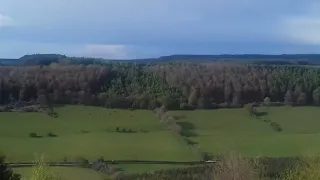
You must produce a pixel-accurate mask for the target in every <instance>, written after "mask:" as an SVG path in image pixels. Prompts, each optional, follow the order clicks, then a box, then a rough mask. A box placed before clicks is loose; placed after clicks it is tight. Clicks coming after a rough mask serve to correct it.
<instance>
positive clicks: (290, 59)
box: [0, 54, 320, 65]
mask: <svg viewBox="0 0 320 180" xmlns="http://www.w3.org/2000/svg"><path fill="white" fill-rule="evenodd" d="M214 61H234V62H244V63H254V64H276V65H277V64H278V65H286V64H288V65H290V64H298V65H320V54H281V55H264V54H221V55H192V54H190V55H188V54H186V55H183V54H181V55H170V56H161V57H159V58H142V59H117V60H116V59H101V58H86V57H67V56H65V55H61V54H34V55H25V56H23V57H21V58H19V59H0V65H48V64H51V63H58V62H68V63H72V64H95V63H105V62H128V63H129V62H133V63H165V62H214Z"/></svg>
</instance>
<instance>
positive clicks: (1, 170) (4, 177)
mask: <svg viewBox="0 0 320 180" xmlns="http://www.w3.org/2000/svg"><path fill="white" fill-rule="evenodd" d="M4 159H5V157H4V156H1V155H0V179H1V180H20V179H21V175H20V174H16V173H14V172H13V171H12V170H11V169H10V168H8V167H7V165H6V164H3V163H4Z"/></svg>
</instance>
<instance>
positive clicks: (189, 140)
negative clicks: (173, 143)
mask: <svg viewBox="0 0 320 180" xmlns="http://www.w3.org/2000/svg"><path fill="white" fill-rule="evenodd" d="M184 140H185V141H186V142H187V143H188V145H191V146H194V145H198V144H199V143H198V142H195V141H193V140H191V139H188V138H184Z"/></svg>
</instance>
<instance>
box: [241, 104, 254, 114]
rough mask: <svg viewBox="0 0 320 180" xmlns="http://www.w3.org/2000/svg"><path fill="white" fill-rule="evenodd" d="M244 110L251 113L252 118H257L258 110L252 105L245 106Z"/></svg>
mask: <svg viewBox="0 0 320 180" xmlns="http://www.w3.org/2000/svg"><path fill="white" fill-rule="evenodd" d="M244 109H245V110H246V111H247V112H248V113H249V115H250V116H255V115H256V114H257V110H256V109H255V108H254V107H253V105H252V104H247V105H245V106H244Z"/></svg>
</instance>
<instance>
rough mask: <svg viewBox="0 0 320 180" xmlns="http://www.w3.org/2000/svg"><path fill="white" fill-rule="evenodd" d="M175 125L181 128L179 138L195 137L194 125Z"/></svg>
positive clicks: (185, 123) (183, 123) (188, 123)
mask: <svg viewBox="0 0 320 180" xmlns="http://www.w3.org/2000/svg"><path fill="white" fill-rule="evenodd" d="M177 124H178V125H179V126H180V127H181V128H182V132H181V136H184V137H197V136H198V134H197V133H196V132H194V131H193V130H194V129H195V127H194V125H193V124H192V123H190V122H177Z"/></svg>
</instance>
